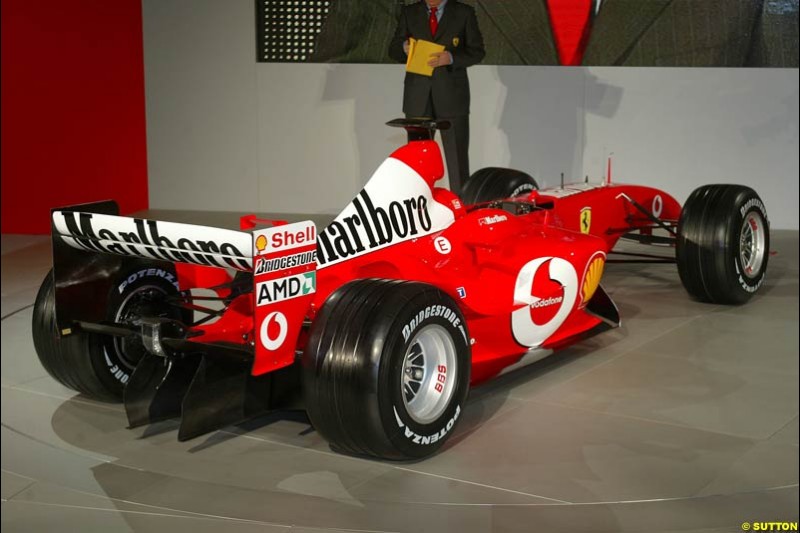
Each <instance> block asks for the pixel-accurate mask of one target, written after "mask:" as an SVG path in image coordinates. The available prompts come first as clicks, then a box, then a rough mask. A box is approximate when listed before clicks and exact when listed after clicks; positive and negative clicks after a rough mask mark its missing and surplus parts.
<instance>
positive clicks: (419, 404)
mask: <svg viewBox="0 0 800 533" xmlns="http://www.w3.org/2000/svg"><path fill="white" fill-rule="evenodd" d="M442 370H444V371H442ZM457 371H458V369H457V368H456V346H455V343H454V342H453V339H452V337H451V336H450V334H449V333H448V332H447V330H446V329H444V327H442V326H440V325H438V324H429V325H427V326H425V327H424V328H422V329H421V330H419V332H418V333H417V334H416V335H415V336H414V338H413V339H411V342H410V343H409V345H408V349H407V350H406V353H405V356H404V357H403V369H402V375H401V378H400V379H401V387H402V396H403V404H404V405H405V408H406V411H407V412H408V414H409V416H411V418H412V419H413V420H414V421H415V422H417V423H419V424H429V423H431V422H433V421H435V420H436V419H437V418H439V417H440V416H442V413H443V412H444V410H445V409H446V408H447V405H448V404H449V403H450V399H451V398H452V397H453V393H454V392H455V388H456V380H457V379H458V374H457Z"/></svg>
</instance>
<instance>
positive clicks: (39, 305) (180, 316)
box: [32, 267, 191, 402]
mask: <svg viewBox="0 0 800 533" xmlns="http://www.w3.org/2000/svg"><path fill="white" fill-rule="evenodd" d="M177 293H178V286H177V277H176V276H175V273H174V272H173V271H171V270H166V269H163V268H147V267H140V268H137V269H135V270H133V271H129V272H127V273H126V274H125V275H123V276H121V277H120V278H119V279H118V280H117V282H116V283H114V284H113V286H112V288H111V290H110V293H109V294H108V296H107V299H106V309H107V316H106V319H107V320H109V321H111V322H123V323H126V322H128V323H130V322H134V321H135V320H136V318H137V317H138V316H142V315H147V316H160V317H164V318H172V319H175V320H184V321H185V320H187V319H188V318H191V315H190V314H187V313H186V312H185V311H182V310H180V309H178V308H175V307H172V306H168V305H167V304H165V303H164V298H165V297H166V296H171V295H174V294H177ZM87 297H91V295H87ZM32 329H33V344H34V347H35V349H36V353H37V355H38V356H39V361H41V363H42V366H43V367H44V369H45V370H46V371H47V373H48V374H50V375H51V376H52V377H53V378H54V379H55V380H56V381H58V382H60V383H62V384H63V385H65V386H67V387H69V388H71V389H73V390H76V391H78V392H81V393H83V394H85V395H87V396H89V397H91V398H94V399H96V400H103V401H109V402H118V401H121V400H122V394H123V390H124V388H125V384H126V383H127V382H128V379H129V378H130V375H131V373H132V372H133V370H134V368H135V367H136V364H138V361H139V359H141V357H142V356H143V355H144V346H143V345H142V344H141V342H140V341H138V340H121V339H119V338H115V337H111V336H107V335H100V334H95V333H89V332H86V331H80V330H75V331H72V332H71V333H70V334H67V335H59V333H58V331H57V324H56V301H55V286H54V280H53V272H52V271H50V272H49V273H48V274H47V277H46V278H45V279H44V281H43V282H42V285H41V287H40V288H39V293H38V294H37V296H36V301H35V303H34V306H33V323H32Z"/></svg>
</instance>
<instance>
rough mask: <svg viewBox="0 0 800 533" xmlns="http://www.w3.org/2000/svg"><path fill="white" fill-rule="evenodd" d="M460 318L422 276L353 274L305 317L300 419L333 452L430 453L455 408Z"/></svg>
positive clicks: (465, 357)
mask: <svg viewBox="0 0 800 533" xmlns="http://www.w3.org/2000/svg"><path fill="white" fill-rule="evenodd" d="M469 374H470V349H469V341H468V335H467V330H466V324H465V322H464V317H463V316H462V314H461V311H460V310H459V308H458V306H457V305H456V304H455V302H454V301H453V300H452V299H451V298H450V297H449V296H448V295H447V294H445V293H443V292H442V291H440V290H439V289H437V288H436V287H433V286H431V285H426V284H423V283H415V282H399V281H389V280H375V279H373V280H357V281H355V282H352V283H349V284H347V285H344V286H342V287H341V288H340V289H338V290H337V291H336V292H334V293H333V294H332V295H331V296H330V298H328V300H327V301H326V302H325V305H324V306H323V308H322V310H321V311H320V314H319V315H318V316H317V318H316V319H315V320H314V324H313V325H312V327H311V333H310V338H309V343H308V346H307V348H306V350H305V352H304V354H303V377H304V379H303V388H304V396H305V402H306V409H307V411H308V415H309V418H310V419H311V421H312V423H313V424H314V427H315V428H316V429H317V431H319V433H320V434H321V435H322V436H323V437H325V438H326V439H327V440H328V441H329V442H330V444H331V447H332V448H333V449H335V450H338V451H343V452H346V453H351V454H356V455H369V456H373V457H380V458H383V459H410V458H418V457H425V456H427V455H430V454H432V453H434V452H435V451H436V450H437V449H439V447H440V446H441V445H442V444H443V443H444V442H445V440H447V438H449V437H450V435H452V430H453V427H454V425H455V423H456V422H457V420H458V418H459V416H460V414H461V411H462V410H463V408H464V401H465V399H466V395H467V390H468V387H469Z"/></svg>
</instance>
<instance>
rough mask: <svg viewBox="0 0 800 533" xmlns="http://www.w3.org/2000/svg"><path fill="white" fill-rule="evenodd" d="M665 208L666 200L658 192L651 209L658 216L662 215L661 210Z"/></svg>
mask: <svg viewBox="0 0 800 533" xmlns="http://www.w3.org/2000/svg"><path fill="white" fill-rule="evenodd" d="M663 209H664V200H662V199H661V195H660V194H656V195H655V196H654V197H653V205H652V207H651V211H652V212H653V216H654V217H656V218H658V217H660V216H661V211H662V210H663Z"/></svg>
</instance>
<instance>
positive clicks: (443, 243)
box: [433, 237, 453, 255]
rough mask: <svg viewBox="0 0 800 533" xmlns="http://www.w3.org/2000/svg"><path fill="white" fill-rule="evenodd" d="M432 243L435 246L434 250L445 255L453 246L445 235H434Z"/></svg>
mask: <svg viewBox="0 0 800 533" xmlns="http://www.w3.org/2000/svg"><path fill="white" fill-rule="evenodd" d="M433 245H434V246H435V247H436V251H437V252H439V253H440V254H442V255H447V254H449V253H450V250H452V249H453V247H452V246H451V245H450V241H448V240H447V238H445V237H436V239H434V241H433Z"/></svg>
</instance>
